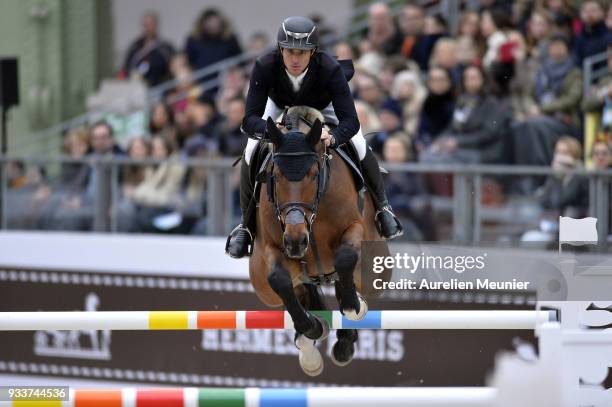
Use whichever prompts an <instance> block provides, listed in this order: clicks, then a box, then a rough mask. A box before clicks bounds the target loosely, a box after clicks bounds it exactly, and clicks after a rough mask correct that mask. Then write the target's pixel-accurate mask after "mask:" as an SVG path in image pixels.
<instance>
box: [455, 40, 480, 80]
mask: <svg viewBox="0 0 612 407" xmlns="http://www.w3.org/2000/svg"><path fill="white" fill-rule="evenodd" d="M456 52H457V54H456V58H457V63H458V65H459V69H460V71H461V72H463V70H464V69H465V67H466V66H468V65H472V64H475V63H480V55H481V52H480V51H479V46H478V45H477V43H476V42H475V41H474V40H473V39H472V38H470V37H467V36H461V37H459V38H458V39H457V43H456Z"/></svg>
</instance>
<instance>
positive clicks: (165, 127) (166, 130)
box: [128, 103, 177, 154]
mask: <svg viewBox="0 0 612 407" xmlns="http://www.w3.org/2000/svg"><path fill="white" fill-rule="evenodd" d="M149 134H151V135H152V136H161V137H164V138H166V139H168V140H170V141H171V142H173V143H177V138H176V129H175V128H174V113H173V112H172V109H170V107H169V106H168V105H166V104H164V103H157V104H155V105H154V106H153V109H151V115H150V119H149ZM142 141H144V140H142ZM139 147H142V146H138V147H137V148H139ZM128 154H129V153H128Z"/></svg>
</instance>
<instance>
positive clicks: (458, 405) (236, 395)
mask: <svg viewBox="0 0 612 407" xmlns="http://www.w3.org/2000/svg"><path fill="white" fill-rule="evenodd" d="M495 396H496V391H495V389H493V388H488V387H473V388H470V387H456V388H454V387H446V388H445V387H436V388H423V387H415V388H410V387H382V388H380V387H310V388H303V389H299V388H298V389H259V388H246V389H222V388H183V389H180V388H179V389H171V388H167V389H152V388H151V389H135V388H124V389H116V390H112V389H109V390H84V389H70V391H69V400H67V401H63V402H62V401H36V402H31V403H30V404H27V405H32V406H34V405H36V406H37V407H98V406H111V407H113V406H116V407H161V406H171V407H337V406H342V405H351V406H352V407H365V406H374V405H384V406H390V407H399V406H411V407H442V406H444V407H491V406H493V403H494V401H495ZM20 403H24V402H23V401H21V402H16V401H12V402H11V401H8V402H1V401H0V407H5V406H6V407H8V406H11V407H13V406H14V407H17V406H20V405H24V404H20Z"/></svg>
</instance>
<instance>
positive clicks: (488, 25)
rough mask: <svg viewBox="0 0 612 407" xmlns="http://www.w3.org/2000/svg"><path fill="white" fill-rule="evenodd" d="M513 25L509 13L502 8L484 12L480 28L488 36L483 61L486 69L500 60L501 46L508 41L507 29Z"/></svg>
mask: <svg viewBox="0 0 612 407" xmlns="http://www.w3.org/2000/svg"><path fill="white" fill-rule="evenodd" d="M510 27H511V23H510V18H509V16H508V14H506V13H504V12H503V11H502V10H500V9H492V10H486V11H484V12H483V13H482V18H481V20H480V30H481V32H482V35H483V36H484V37H485V38H486V41H487V48H486V52H485V55H484V57H483V59H482V63H483V65H484V67H485V69H487V70H488V69H490V68H491V65H493V63H494V62H495V61H498V60H499V56H500V48H501V46H502V45H503V44H504V43H505V42H506V41H508V37H507V35H506V30H508V29H509V28H510Z"/></svg>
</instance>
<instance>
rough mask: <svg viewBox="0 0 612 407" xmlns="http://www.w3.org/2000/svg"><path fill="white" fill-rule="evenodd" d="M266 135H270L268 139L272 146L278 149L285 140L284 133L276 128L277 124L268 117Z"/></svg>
mask: <svg viewBox="0 0 612 407" xmlns="http://www.w3.org/2000/svg"><path fill="white" fill-rule="evenodd" d="M266 133H268V137H269V138H270V141H271V142H272V144H274V145H275V146H277V147H278V146H280V144H281V141H282V139H283V133H281V131H280V130H279V129H278V127H276V123H274V120H272V118H271V117H268V120H266Z"/></svg>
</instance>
